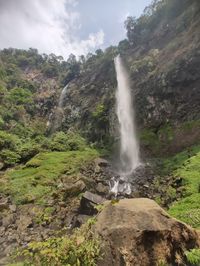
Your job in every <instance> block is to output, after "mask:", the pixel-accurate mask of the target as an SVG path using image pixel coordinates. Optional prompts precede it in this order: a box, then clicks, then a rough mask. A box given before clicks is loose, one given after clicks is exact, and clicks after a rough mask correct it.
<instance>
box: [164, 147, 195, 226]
mask: <svg viewBox="0 0 200 266" xmlns="http://www.w3.org/2000/svg"><path fill="white" fill-rule="evenodd" d="M168 173H172V174H173V176H174V177H181V178H182V179H183V182H182V186H183V188H184V190H183V191H184V193H183V195H182V198H181V199H180V200H178V201H177V202H174V203H173V204H172V205H171V207H170V208H169V213H170V214H171V215H172V216H174V217H176V218H177V219H179V220H182V221H184V222H185V223H188V224H190V225H191V226H193V227H196V228H199V227H200V209H199V202H200V180H199V173H200V146H195V147H193V148H191V149H188V150H186V151H184V152H181V153H179V154H177V155H175V156H174V157H172V158H170V159H166V160H164V164H163V170H162V174H163V175H165V174H168ZM170 193H173V195H172V196H175V195H174V190H173V191H171V190H170Z"/></svg>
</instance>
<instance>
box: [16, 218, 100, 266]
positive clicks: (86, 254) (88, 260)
mask: <svg viewBox="0 0 200 266" xmlns="http://www.w3.org/2000/svg"><path fill="white" fill-rule="evenodd" d="M93 223H94V220H93V219H90V220H89V221H88V222H87V223H86V224H85V225H83V226H82V227H81V228H80V229H77V230H75V231H74V233H73V234H72V235H70V236H68V237H57V238H49V239H47V240H45V241H42V242H32V243H29V244H28V247H27V248H25V249H23V250H22V251H18V252H17V254H16V257H23V258H24V259H25V260H26V263H25V265H38V266H46V265H68V266H70V265H73V266H95V265H97V264H96V262H97V259H98V258H99V255H100V241H99V239H98V238H97V237H95V236H94V234H93V232H92V230H91V226H92V224H93Z"/></svg>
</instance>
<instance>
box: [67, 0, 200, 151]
mask: <svg viewBox="0 0 200 266" xmlns="http://www.w3.org/2000/svg"><path fill="white" fill-rule="evenodd" d="M180 6H181V8H180ZM199 13H200V6H199V3H198V1H181V3H180V1H162V4H160V1H158V3H157V4H155V6H154V5H152V6H150V7H149V8H148V9H146V13H144V15H142V16H141V17H140V18H139V19H138V20H134V19H133V18H128V19H127V21H126V27H127V32H128V37H129V39H128V40H124V41H122V42H120V43H119V46H118V47H111V48H109V49H107V50H106V51H105V53H104V54H103V55H101V56H100V58H99V59H98V58H96V59H95V56H94V59H93V60H92V58H91V59H90V60H89V61H88V62H87V67H86V68H85V71H84V72H83V73H81V74H80V76H79V77H78V78H76V79H74V80H73V81H72V82H71V83H70V84H69V89H68V91H67V97H66V105H67V110H66V119H68V118H69V117H70V119H72V118H73V119H72V121H73V122H72V123H73V124H74V122H75V123H77V124H78V126H79V127H81V128H84V130H85V131H86V133H87V134H88V136H89V138H90V139H91V140H94V139H95V138H97V139H102V137H103V139H104V140H105V142H106V141H107V139H108V136H109V134H110V135H111V136H112V135H115V134H116V133H115V134H114V133H113V132H115V121H116V120H115V114H114V112H115V107H114V103H115V87H116V81H115V76H114V71H113V69H112V68H113V66H112V64H113V62H112V60H113V57H114V56H115V55H116V53H118V52H120V53H121V55H122V57H123V58H124V60H125V61H126V62H127V68H128V69H129V71H130V78H131V82H132V90H133V94H135V106H136V118H137V121H138V127H139V129H140V130H139V134H140V136H141V140H142V143H143V146H144V148H145V150H146V151H150V152H151V153H152V152H153V153H154V154H157V153H159V151H160V150H162V151H163V149H164V151H165V152H176V151H179V150H181V149H182V148H185V147H187V146H190V145H191V144H193V143H195V142H196V141H199V137H200V126H199V118H200V117H199V114H200V110H199V108H200V107H199V101H200V88H199V81H200V76H199V65H200V57H199V48H200V47H199V46H200V40H199V38H200V37H199V36H200V32H199V31H200V27H199V24H200V19H199ZM136 36H137V38H136ZM132 39H133V40H132ZM105 61H107V66H108V69H107V68H106V65H105ZM108 62H110V63H108ZM109 64H110V65H109ZM88 65H89V66H88ZM79 100H80V101H79ZM100 105H101V108H100ZM105 116H106V117H108V118H109V119H108V121H105V123H104V122H102V120H103V119H104V117H105ZM68 125H69V123H68ZM97 127H99V128H98V134H99V135H100V136H97V135H96V132H95V130H93V132H91V128H97ZM183 139H184V140H183Z"/></svg>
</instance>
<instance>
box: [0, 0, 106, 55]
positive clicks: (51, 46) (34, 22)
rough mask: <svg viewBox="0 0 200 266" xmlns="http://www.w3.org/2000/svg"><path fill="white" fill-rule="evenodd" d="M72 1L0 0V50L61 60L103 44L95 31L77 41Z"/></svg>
mask: <svg viewBox="0 0 200 266" xmlns="http://www.w3.org/2000/svg"><path fill="white" fill-rule="evenodd" d="M76 5H77V1H75V0H59V1H58V0H17V1H16V0H6V1H4V0H0V25H1V27H0V49H2V48H6V47H14V48H23V49H28V48H29V47H33V48H37V49H38V50H39V52H41V53H55V54H57V55H60V54H61V55H63V56H64V57H65V58H66V57H67V56H68V55H69V54H70V53H74V54H76V55H80V54H86V53H87V52H89V51H90V50H91V49H96V48H98V47H99V46H101V45H102V44H103V42H104V32H103V31H102V30H99V31H98V32H96V33H91V34H89V36H88V37H87V38H86V39H84V40H80V39H79V38H78V30H80V28H81V23H80V14H79V13H78V12H77V11H76Z"/></svg>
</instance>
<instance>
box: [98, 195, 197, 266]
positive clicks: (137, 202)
mask: <svg viewBox="0 0 200 266" xmlns="http://www.w3.org/2000/svg"><path fill="white" fill-rule="evenodd" d="M95 232H96V233H98V234H99V235H100V236H101V237H102V241H103V243H102V252H103V254H104V255H103V258H102V260H99V263H98V265H99V266H100V265H109V266H112V265H113V266H121V265H130V266H131V265H138V266H156V265H158V263H159V262H161V261H162V262H165V263H167V264H169V265H182V264H184V261H185V257H184V251H185V250H186V249H187V250H188V249H191V248H194V247H198V246H199V239H198V235H197V232H196V231H194V230H193V229H192V228H190V227H188V226H187V225H185V224H183V223H181V222H179V221H177V220H175V219H173V218H171V217H170V216H169V215H168V214H167V213H166V212H165V211H164V210H163V209H161V207H159V206H158V205H157V204H156V203H155V202H154V201H152V200H149V199H145V198H137V199H124V200H120V201H119V202H117V203H115V204H112V203H111V202H107V203H105V208H104V209H103V211H102V212H101V213H100V214H99V216H98V217H97V223H96V224H95ZM181 261H182V262H181ZM181 263H182V264H181Z"/></svg>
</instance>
